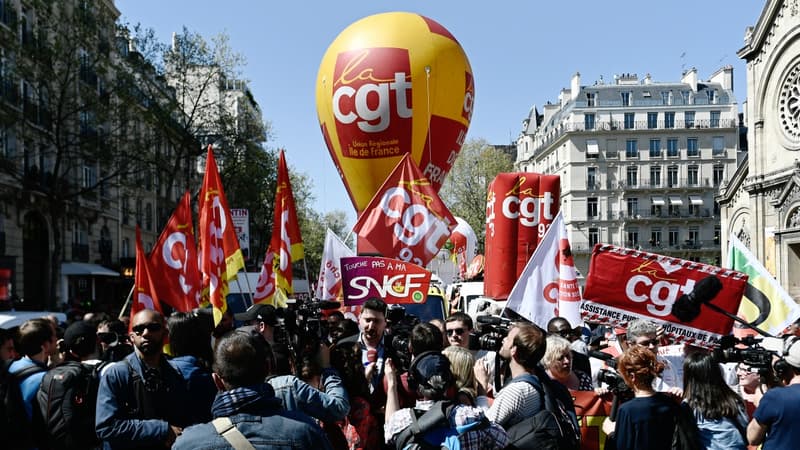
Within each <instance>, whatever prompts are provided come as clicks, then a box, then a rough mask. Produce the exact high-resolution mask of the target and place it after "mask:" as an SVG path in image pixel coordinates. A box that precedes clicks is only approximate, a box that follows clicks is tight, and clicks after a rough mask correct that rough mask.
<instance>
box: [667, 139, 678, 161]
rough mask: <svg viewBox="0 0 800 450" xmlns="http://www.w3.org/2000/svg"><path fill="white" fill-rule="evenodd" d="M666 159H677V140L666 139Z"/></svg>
mask: <svg viewBox="0 0 800 450" xmlns="http://www.w3.org/2000/svg"><path fill="white" fill-rule="evenodd" d="M667 157H668V158H677V157H678V138H669V139H667Z"/></svg>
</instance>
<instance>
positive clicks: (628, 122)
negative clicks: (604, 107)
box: [624, 112, 635, 130]
mask: <svg viewBox="0 0 800 450" xmlns="http://www.w3.org/2000/svg"><path fill="white" fill-rule="evenodd" d="M634 117H635V116H634V114H633V113H631V112H627V113H625V123H624V127H625V129H626V130H632V129H633V127H634V122H633V119H634Z"/></svg>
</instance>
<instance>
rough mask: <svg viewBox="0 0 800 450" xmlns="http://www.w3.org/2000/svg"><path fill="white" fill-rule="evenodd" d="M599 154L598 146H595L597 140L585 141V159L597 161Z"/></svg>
mask: <svg viewBox="0 0 800 450" xmlns="http://www.w3.org/2000/svg"><path fill="white" fill-rule="evenodd" d="M599 154H600V146H599V145H598V144H597V139H587V140H586V159H597V156H598V155H599Z"/></svg>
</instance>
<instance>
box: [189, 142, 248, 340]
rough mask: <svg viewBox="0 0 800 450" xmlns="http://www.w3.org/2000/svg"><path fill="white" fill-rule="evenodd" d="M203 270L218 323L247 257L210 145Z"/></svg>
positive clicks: (203, 205)
mask: <svg viewBox="0 0 800 450" xmlns="http://www.w3.org/2000/svg"><path fill="white" fill-rule="evenodd" d="M199 228H200V235H199V236H200V246H201V249H202V250H201V253H200V270H201V271H202V272H203V300H204V301H208V302H209V303H211V306H212V307H213V309H214V325H216V324H218V323H219V322H220V320H222V315H223V314H224V313H225V310H226V309H228V304H227V301H226V300H225V297H226V296H227V295H228V280H230V279H231V278H234V277H235V276H236V273H237V272H238V271H239V269H242V268H244V257H243V256H242V250H241V249H240V248H239V239H238V238H237V237H236V231H235V229H234V227H233V220H232V219H231V211H230V209H229V208H228V200H227V199H226V198H225V191H224V190H223V189H222V181H221V180H220V178H219V171H218V170H217V162H216V160H215V159H214V152H213V150H212V147H211V146H210V145H209V146H208V154H207V156H206V175H205V177H204V178H203V187H202V189H201V190H200V224H199Z"/></svg>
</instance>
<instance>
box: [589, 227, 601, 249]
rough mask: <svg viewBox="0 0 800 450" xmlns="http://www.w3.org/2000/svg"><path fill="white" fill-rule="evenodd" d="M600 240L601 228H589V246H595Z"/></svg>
mask: <svg viewBox="0 0 800 450" xmlns="http://www.w3.org/2000/svg"><path fill="white" fill-rule="evenodd" d="M599 242H600V230H598V229H597V228H589V247H594V246H595V245H597V244H598V243H599Z"/></svg>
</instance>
